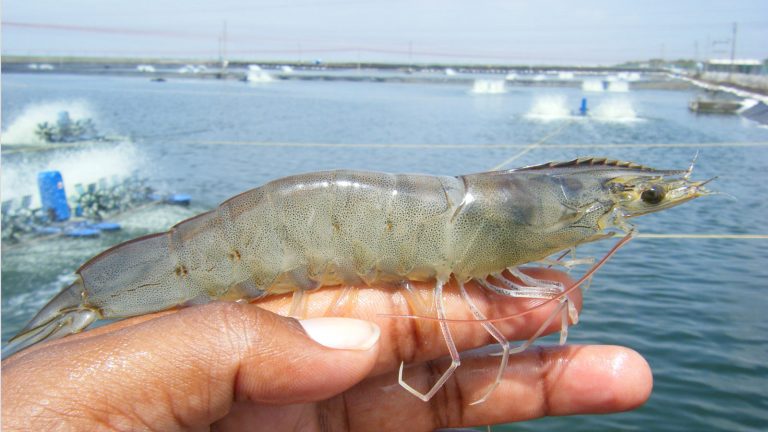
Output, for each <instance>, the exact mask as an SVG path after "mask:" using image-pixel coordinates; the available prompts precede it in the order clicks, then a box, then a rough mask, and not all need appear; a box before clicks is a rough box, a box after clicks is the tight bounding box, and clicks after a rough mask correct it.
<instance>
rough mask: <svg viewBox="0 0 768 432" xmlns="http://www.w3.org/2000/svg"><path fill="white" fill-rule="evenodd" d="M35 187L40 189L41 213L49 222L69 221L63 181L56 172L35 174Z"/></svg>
mask: <svg viewBox="0 0 768 432" xmlns="http://www.w3.org/2000/svg"><path fill="white" fill-rule="evenodd" d="M37 187H38V188H39V189H40V202H41V203H42V205H43V211H44V212H45V213H46V214H47V215H48V216H49V218H50V220H51V221H54V222H61V221H65V220H68V219H69V216H70V213H69V205H68V204H67V194H66V193H65V192H64V179H62V178H61V173H60V172H58V171H43V172H40V173H38V174H37Z"/></svg>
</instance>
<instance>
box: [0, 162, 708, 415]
mask: <svg viewBox="0 0 768 432" xmlns="http://www.w3.org/2000/svg"><path fill="white" fill-rule="evenodd" d="M692 168H693V165H691V168H689V169H687V170H677V171H673V170H656V169H652V168H648V167H644V166H641V165H637V164H634V163H630V162H621V161H616V160H609V159H604V158H581V159H576V160H573V161H570V162H560V163H554V162H553V163H547V164H544V165H538V166H531V167H525V168H519V169H513V170H506V171H493V172H486V173H479V174H471V175H465V176H458V177H448V176H428V175H413V174H385V173H376V172H363V171H348V170H338V171H326V172H318V173H310V174H302V175H296V176H291V177H286V178H282V179H279V180H275V181H272V182H270V183H267V184H265V185H263V186H261V187H258V188H256V189H252V190H250V191H248V192H244V193H242V194H240V195H237V196H235V197H233V198H231V199H229V200H227V201H225V202H224V203H222V204H221V205H220V206H219V207H217V208H216V209H214V210H211V211H209V212H207V213H203V214H201V215H198V216H196V217H193V218H191V219H187V220H185V221H183V222H181V223H179V224H177V225H176V226H174V227H173V228H171V229H170V230H169V231H167V232H163V233H158V234H152V235H148V236H145V237H141V238H138V239H135V240H131V241H128V242H125V243H122V244H120V245H117V246H115V247H113V248H111V249H108V250H106V251H105V252H102V253H101V254H99V255H97V256H96V257H94V258H92V259H91V260H89V261H88V262H86V263H85V264H84V265H83V266H82V267H80V269H79V270H78V271H77V279H76V280H75V282H74V283H72V284H71V285H69V286H68V287H66V288H65V289H64V290H63V291H62V292H61V293H59V294H58V295H57V296H56V297H54V298H53V300H51V301H50V302H49V303H48V304H47V305H46V306H45V307H43V309H42V310H41V311H40V312H38V314H37V315H36V316H35V317H34V318H33V319H32V321H31V322H30V323H29V324H27V326H26V327H25V328H24V329H23V330H22V331H21V332H20V333H19V334H18V335H17V336H15V337H14V338H13V339H12V340H11V342H10V343H9V345H8V346H7V347H6V350H7V351H10V352H12V351H15V350H18V349H21V348H24V347H27V346H29V345H32V344H34V343H37V342H40V341H43V340H50V339H56V338H60V337H62V336H66V335H68V334H71V333H77V332H80V331H82V330H83V329H85V328H86V327H87V326H88V325H89V324H91V323H92V322H93V321H95V320H97V319H115V318H125V317H132V316H137V315H142V314H148V313H151V312H157V311H161V310H165V309H170V308H175V307H179V306H185V305H191V304H200V303H206V302H210V301H213V300H252V299H257V298H262V297H265V296H269V295H275V294H283V293H289V292H292V293H294V300H297V299H300V298H301V295H302V293H304V292H306V291H309V290H313V289H316V288H319V287H322V286H333V285H340V286H346V287H354V286H376V287H401V288H406V289H410V282H413V281H433V282H434V307H435V309H436V311H437V319H438V320H439V321H440V328H441V331H442V334H443V336H444V338H445V342H446V344H447V345H448V349H449V352H450V355H451V358H452V360H453V361H452V365H451V366H450V367H449V368H448V370H446V371H445V372H444V373H443V375H442V377H441V378H440V379H439V380H438V381H437V382H436V383H435V384H434V385H433V386H432V388H431V389H430V390H429V391H428V392H427V393H420V392H419V391H417V390H415V389H413V388H412V387H410V386H409V385H408V384H406V383H405V381H404V380H403V379H402V367H401V371H400V374H401V379H400V382H401V384H402V385H403V387H404V388H405V389H407V390H408V391H409V392H411V393H413V394H414V395H416V396H417V397H419V398H421V399H422V400H425V401H426V400H429V399H430V398H431V397H432V396H434V394H435V393H436V392H437V391H438V390H439V389H440V387H441V386H442V385H443V384H444V383H445V381H446V380H447V379H448V378H449V377H450V376H451V374H452V373H453V371H454V370H455V369H456V367H458V365H459V354H458V351H457V349H456V346H455V344H454V343H453V340H452V338H451V333H450V330H449V328H448V322H447V321H446V320H447V317H446V314H445V305H444V301H443V296H442V290H443V287H444V286H445V284H446V283H448V282H449V280H451V278H453V279H454V280H455V282H456V283H457V285H458V287H459V292H460V293H461V295H462V298H463V299H464V300H465V302H466V303H467V306H468V307H469V308H470V310H471V311H472V313H473V314H474V316H475V317H476V318H477V319H478V320H481V323H482V325H483V327H484V328H485V329H486V330H487V331H488V332H489V333H490V334H491V335H492V336H493V337H494V338H495V339H496V340H497V341H498V342H499V343H500V344H501V346H502V348H503V357H502V363H501V365H500V368H499V378H500V374H501V372H502V371H503V369H504V367H505V366H506V361H507V358H508V356H509V354H510V353H512V352H516V351H520V350H523V349H525V348H526V347H527V346H528V345H529V344H530V343H531V342H532V341H533V340H534V339H535V338H536V337H538V336H539V335H540V334H541V333H542V332H543V331H544V328H545V327H547V326H548V324H549V322H550V321H551V320H552V319H554V318H555V316H556V314H560V315H561V317H562V329H563V331H562V333H561V340H562V341H564V338H565V335H566V333H565V330H566V329H567V326H568V321H569V317H570V320H571V321H573V322H575V321H576V318H577V316H576V309H575V307H574V306H573V304H572V302H571V301H570V300H569V298H568V293H569V292H570V291H572V290H573V289H574V288H575V286H571V287H568V288H566V287H564V286H563V285H562V284H561V283H557V282H551V281H545V280H541V279H536V278H533V277H531V276H528V275H526V274H525V273H522V272H521V271H520V270H519V267H520V266H521V265H524V264H528V263H541V264H544V265H551V264H553V263H558V264H561V265H565V266H572V265H576V264H580V263H583V262H584V260H576V259H571V260H564V261H555V260H552V259H550V258H549V257H550V256H552V255H553V254H556V253H561V252H564V251H572V250H573V249H574V248H575V247H576V246H577V245H580V244H582V243H586V242H590V241H595V240H599V239H603V238H606V237H609V236H611V235H612V234H613V232H615V231H623V232H625V233H628V237H627V239H628V238H629V235H630V234H631V233H633V232H634V228H633V226H632V225H631V224H630V222H629V220H630V219H631V218H633V217H635V216H640V215H644V214H646V213H652V212H656V211H659V210H664V209H668V208H670V207H673V206H676V205H678V204H681V203H683V202H686V201H688V200H690V199H693V198H696V197H699V196H702V195H707V194H708V193H709V192H708V191H707V190H706V189H705V188H704V187H703V185H704V184H705V183H706V182H695V181H691V180H689V177H690V175H691V171H692ZM621 244H623V242H622V243H621ZM616 249H617V248H616V247H614V249H613V250H612V251H611V252H610V254H612V253H613V252H615V250H616ZM606 258H607V257H606ZM606 258H604V259H603V260H601V261H600V262H598V264H596V265H595V266H593V267H592V269H591V270H590V271H588V275H589V276H591V274H592V273H593V272H594V270H596V269H597V267H598V266H599V265H602V263H604V262H605V259H606ZM505 270H508V271H509V272H510V273H511V275H512V276H513V277H514V279H508V278H507V277H505V276H503V275H502V272H504V271H505ZM583 279H584V278H582V280H583ZM469 281H475V282H476V283H477V284H479V285H480V286H482V287H483V288H485V289H488V290H491V291H493V292H495V293H498V294H501V295H504V296H510V297H522V298H535V299H545V300H543V301H547V302H549V301H557V302H559V306H558V307H557V310H556V311H555V314H553V315H552V316H551V317H550V319H549V320H547V322H546V323H545V324H544V326H542V328H541V329H540V330H539V332H537V334H536V335H535V336H534V337H533V338H531V339H530V340H529V341H527V342H526V343H524V344H523V345H522V346H521V347H518V348H515V349H514V350H510V348H509V343H508V342H507V340H506V339H505V338H504V336H503V335H502V334H501V332H499V331H498V329H496V327H495V326H494V325H493V323H492V322H491V321H492V320H486V319H485V317H484V316H483V315H482V314H481V313H480V311H479V309H478V308H476V307H475V306H474V303H473V302H472V299H471V298H470V296H469V295H467V292H466V290H465V288H464V284H466V283H467V282H469ZM293 304H294V305H298V304H300V302H299V301H294V302H293ZM293 309H294V312H295V307H294V308H293ZM6 350H4V351H6ZM497 384H498V379H497ZM494 387H495V385H494V386H492V387H491V388H490V389H489V390H488V391H487V393H486V395H485V396H484V397H483V398H481V399H480V400H479V401H477V402H481V401H483V400H485V399H486V398H487V397H488V395H489V394H490V392H491V391H492V390H493V388H494Z"/></svg>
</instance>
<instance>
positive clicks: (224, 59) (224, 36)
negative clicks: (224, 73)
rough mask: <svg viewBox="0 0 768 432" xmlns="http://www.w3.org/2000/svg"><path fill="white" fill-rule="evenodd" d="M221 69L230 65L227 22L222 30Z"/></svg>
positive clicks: (223, 24)
mask: <svg viewBox="0 0 768 432" xmlns="http://www.w3.org/2000/svg"><path fill="white" fill-rule="evenodd" d="M220 58H221V69H222V70H223V69H226V68H227V65H229V60H227V21H226V20H224V22H223V23H222V28H221V54H220Z"/></svg>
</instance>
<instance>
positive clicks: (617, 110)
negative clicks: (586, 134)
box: [589, 97, 642, 123]
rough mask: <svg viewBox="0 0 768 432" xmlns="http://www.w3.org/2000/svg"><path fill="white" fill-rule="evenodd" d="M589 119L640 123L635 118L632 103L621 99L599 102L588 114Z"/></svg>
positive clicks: (639, 119) (635, 113)
mask: <svg viewBox="0 0 768 432" xmlns="http://www.w3.org/2000/svg"><path fill="white" fill-rule="evenodd" d="M589 117H590V118H593V119H595V120H599V121H606V122H622V123H625V122H626V123H631V122H637V121H642V119H641V118H640V117H638V116H637V112H636V111H635V108H634V107H633V106H632V101H630V100H629V99H624V98H621V97H617V98H613V99H607V100H604V101H601V102H599V103H598V104H597V105H596V106H595V107H594V108H593V109H592V110H591V111H590V113H589Z"/></svg>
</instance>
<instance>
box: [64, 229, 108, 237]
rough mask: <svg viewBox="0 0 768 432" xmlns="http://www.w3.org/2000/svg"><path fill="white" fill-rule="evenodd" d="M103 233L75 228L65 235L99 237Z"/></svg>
mask: <svg viewBox="0 0 768 432" xmlns="http://www.w3.org/2000/svg"><path fill="white" fill-rule="evenodd" d="M100 233H101V231H99V230H97V229H94V228H73V229H71V230H67V232H66V233H65V234H66V235H67V237H77V238H84V237H98V236H99V234H100Z"/></svg>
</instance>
